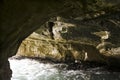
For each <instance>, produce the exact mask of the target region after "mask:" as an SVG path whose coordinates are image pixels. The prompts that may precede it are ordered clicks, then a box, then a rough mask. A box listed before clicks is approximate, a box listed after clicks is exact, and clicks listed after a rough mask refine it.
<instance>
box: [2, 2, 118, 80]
mask: <svg viewBox="0 0 120 80" xmlns="http://www.w3.org/2000/svg"><path fill="white" fill-rule="evenodd" d="M99 2H100V4H99ZM77 3H78V4H77ZM76 4H77V5H76ZM93 4H95V5H93ZM101 4H102V3H101V1H99V0H97V2H96V0H91V1H89V0H85V1H84V0H79V1H78V0H51V1H49V0H43V1H41V0H1V1H0V37H1V38H0V80H10V76H11V71H10V69H9V63H8V60H7V59H8V57H11V56H13V55H15V54H16V52H17V49H18V47H19V45H20V43H21V42H22V40H24V39H25V38H26V37H27V36H28V35H30V34H31V33H32V32H33V31H34V30H36V29H37V28H38V27H40V26H41V25H42V24H43V23H45V22H46V21H47V20H48V19H49V18H50V17H52V16H56V15H61V16H64V17H70V18H72V17H75V16H78V15H80V14H82V12H84V13H86V12H87V11H89V12H90V11H96V10H101V9H103V8H102V7H104V5H102V6H101ZM115 4H116V3H115ZM86 6H87V7H86ZM92 7H94V8H92ZM106 8H108V6H107V7H106ZM84 10H85V11H84ZM76 13H78V14H76ZM79 13H80V14H79ZM6 76H7V77H6Z"/></svg>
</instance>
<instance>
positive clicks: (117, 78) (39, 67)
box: [9, 59, 120, 80]
mask: <svg viewBox="0 0 120 80" xmlns="http://www.w3.org/2000/svg"><path fill="white" fill-rule="evenodd" d="M9 61H10V68H11V69H12V71H13V74H12V78H11V80H120V73H119V72H108V71H102V70H101V69H102V67H96V68H89V69H86V70H67V67H68V65H67V64H63V63H61V64H60V63H59V64H58V63H42V62H41V63H40V62H39V61H36V60H33V59H32V60H31V59H21V60H16V59H9Z"/></svg>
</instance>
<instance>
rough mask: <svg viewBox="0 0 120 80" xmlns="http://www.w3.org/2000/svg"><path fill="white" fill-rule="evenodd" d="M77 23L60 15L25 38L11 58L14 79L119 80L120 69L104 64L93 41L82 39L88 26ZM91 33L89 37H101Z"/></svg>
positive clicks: (12, 78) (12, 79)
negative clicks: (111, 68) (117, 70)
mask: <svg viewBox="0 0 120 80" xmlns="http://www.w3.org/2000/svg"><path fill="white" fill-rule="evenodd" d="M57 18H59V19H57ZM75 24H76V22H74V20H73V22H72V23H71V21H69V20H67V19H65V18H62V17H59V16H58V17H56V18H55V19H54V20H53V19H52V20H49V21H47V22H46V23H44V24H43V25H42V26H41V27H40V28H38V29H37V30H35V31H34V32H33V33H32V34H30V35H29V36H28V37H27V38H26V39H25V40H23V41H22V43H21V45H20V46H19V48H18V51H17V53H16V55H15V56H13V57H11V58H9V62H10V68H11V70H12V71H13V73H12V77H11V80H79V79H81V80H101V79H105V80H107V79H116V80H118V79H119V72H114V71H113V72H114V73H113V72H110V71H109V70H108V69H107V68H106V64H103V63H100V61H103V62H104V60H103V59H102V58H101V57H102V56H101V55H99V51H98V50H97V49H96V48H95V47H94V46H93V45H91V44H90V43H91V42H88V43H86V42H85V43H83V42H82V39H83V38H82V39H81V37H82V36H81V35H83V34H79V32H82V31H83V30H84V29H83V27H81V26H80V27H79V26H78V25H75ZM76 26H77V27H79V28H77V29H76ZM82 26H83V25H82ZM84 28H85V26H84ZM71 29H72V30H71ZM85 29H86V28H85ZM85 31H86V30H85ZM66 34H67V35H66ZM78 34H79V36H78ZM75 35H76V36H75ZM84 35H88V33H86V34H84ZM89 35H90V34H89ZM90 36H91V37H87V38H86V40H88V39H89V38H95V39H99V38H96V37H93V36H94V35H92V34H91V35H90ZM77 39H78V40H79V41H77ZM84 40H85V39H84ZM91 41H92V40H91ZM89 61H90V62H89ZM94 61H95V62H94ZM96 62H97V63H96Z"/></svg>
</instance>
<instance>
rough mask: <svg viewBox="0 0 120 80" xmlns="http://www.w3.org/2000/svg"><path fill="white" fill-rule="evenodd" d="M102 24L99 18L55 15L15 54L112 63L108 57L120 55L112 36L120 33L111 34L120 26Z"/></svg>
mask: <svg viewBox="0 0 120 80" xmlns="http://www.w3.org/2000/svg"><path fill="white" fill-rule="evenodd" d="M108 20H109V19H108ZM103 21H104V20H103ZM87 22H88V23H87ZM108 22H109V21H108ZM92 23H93V24H92ZM104 24H107V22H105V23H104ZM109 24H112V23H111V22H109ZM102 25H103V23H102V21H101V20H100V18H99V19H94V20H90V21H84V20H78V21H76V20H74V19H73V20H68V19H64V18H61V17H57V18H56V19H55V20H54V21H48V22H47V23H46V24H44V25H43V26H42V27H40V28H39V29H38V30H36V31H35V32H33V33H32V34H31V35H30V36H29V37H28V38H26V39H25V40H24V41H23V42H22V44H21V46H20V48H19V50H18V53H17V55H19V56H27V57H41V58H49V59H52V60H55V61H68V62H70V61H76V60H77V61H79V60H82V61H94V62H101V63H107V64H111V63H110V62H109V58H111V57H112V58H116V59H119V57H118V55H120V51H119V47H117V46H118V45H119V44H116V43H112V40H113V39H111V37H115V39H117V38H118V36H120V35H117V36H116V35H114V34H115V30H116V28H115V27H118V28H117V29H119V30H120V26H115V25H114V24H113V25H114V26H113V25H109V26H105V27H103V26H102ZM109 27H111V28H109ZM113 35H114V36H113Z"/></svg>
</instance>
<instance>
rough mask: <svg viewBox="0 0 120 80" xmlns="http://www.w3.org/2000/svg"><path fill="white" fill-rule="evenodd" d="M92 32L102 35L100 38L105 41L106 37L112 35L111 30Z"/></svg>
mask: <svg viewBox="0 0 120 80" xmlns="http://www.w3.org/2000/svg"><path fill="white" fill-rule="evenodd" d="M92 34H94V35H96V36H98V37H100V38H101V42H104V41H105V40H106V39H108V38H109V36H110V32H108V31H100V32H94V33H92Z"/></svg>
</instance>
